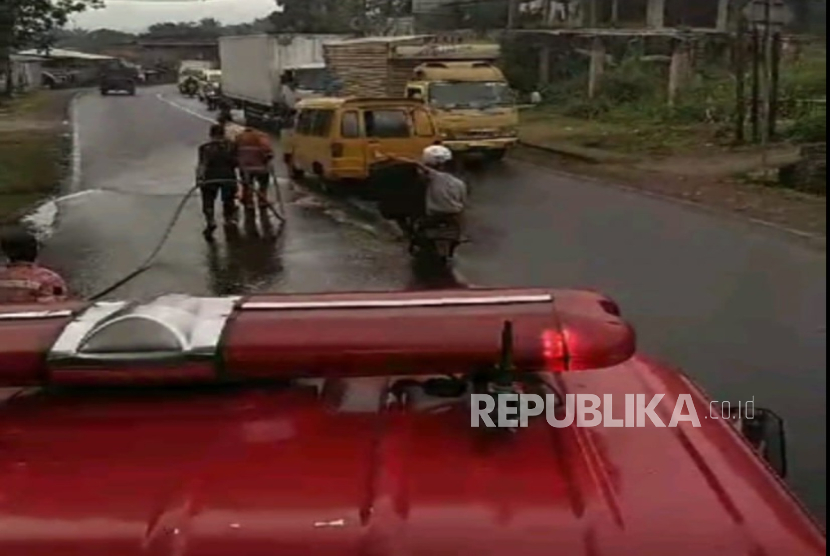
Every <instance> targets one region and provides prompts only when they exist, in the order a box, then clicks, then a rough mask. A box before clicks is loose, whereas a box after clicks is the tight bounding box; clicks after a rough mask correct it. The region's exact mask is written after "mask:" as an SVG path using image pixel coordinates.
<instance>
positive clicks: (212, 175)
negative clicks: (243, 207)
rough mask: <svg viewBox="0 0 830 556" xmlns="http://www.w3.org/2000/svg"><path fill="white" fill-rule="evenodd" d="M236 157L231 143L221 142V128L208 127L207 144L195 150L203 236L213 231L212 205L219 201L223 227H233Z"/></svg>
mask: <svg viewBox="0 0 830 556" xmlns="http://www.w3.org/2000/svg"><path fill="white" fill-rule="evenodd" d="M238 167H239V164H238V155H237V148H236V145H235V144H234V143H232V142H231V141H228V140H227V139H226V138H225V128H224V126H222V125H219V124H215V125H212V126H211V127H210V140H209V141H208V142H207V143H205V144H203V145H201V146H200V147H199V163H198V167H197V169H196V182H197V183H198V185H199V189H200V190H201V193H202V213H203V214H204V215H205V236H206V237H210V236H212V234H213V232H214V231H215V230H216V201H217V198H218V199H221V201H222V215H223V217H224V221H225V224H226V225H236V223H237V209H236V193H237V187H238V186H237V184H238V182H239V177H238V175H237V169H238Z"/></svg>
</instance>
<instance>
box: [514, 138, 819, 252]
mask: <svg viewBox="0 0 830 556" xmlns="http://www.w3.org/2000/svg"><path fill="white" fill-rule="evenodd" d="M514 158H516V159H518V160H522V161H525V162H531V163H533V164H538V165H540V166H547V167H550V168H555V169H557V170H561V171H565V172H568V173H572V174H578V175H585V176H590V177H593V178H597V179H600V180H603V181H607V182H609V183H617V184H621V185H624V186H627V187H631V188H635V189H639V190H643V191H645V192H648V193H653V194H658V195H663V196H667V197H673V198H676V199H681V200H684V201H688V202H692V203H696V204H700V205H703V206H706V207H710V208H715V209H721V210H727V211H730V212H732V213H736V214H739V215H742V216H744V217H747V218H751V219H756V220H760V221H763V222H766V223H769V224H772V225H775V226H778V227H782V228H787V229H788V230H791V231H793V232H795V233H797V234H799V235H802V236H803V237H805V238H808V239H813V240H816V241H817V242H818V243H823V242H824V241H825V240H824V238H826V235H827V199H826V198H825V197H818V196H813V195H807V194H804V193H799V192H797V191H792V190H788V189H784V188H775V187H769V186H765V185H757V184H752V183H746V182H743V181H740V180H738V179H735V178H727V177H723V176H717V175H712V174H711V173H709V172H700V173H697V174H694V173H691V172H690V173H686V174H684V173H670V172H664V171H657V170H653V169H647V168H644V167H638V166H635V165H631V164H614V163H589V162H584V161H580V160H577V159H575V158H573V157H570V156H561V155H556V154H554V153H551V152H549V151H546V150H543V149H537V148H529V147H520V148H519V149H517V150H516V151H515V153H514ZM713 164H714V162H713V160H712V159H698V160H697V165H698V166H699V167H702V168H707V167H708V168H711V166H712V165H713ZM677 172H680V170H679V169H678V170H677Z"/></svg>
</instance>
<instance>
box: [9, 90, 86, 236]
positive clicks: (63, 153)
mask: <svg viewBox="0 0 830 556" xmlns="http://www.w3.org/2000/svg"><path fill="white" fill-rule="evenodd" d="M73 96H74V92H72V91H38V92H35V93H31V94H29V95H26V96H23V97H20V98H17V99H14V100H12V101H9V102H7V103H5V104H2V105H0V222H9V221H14V220H15V219H17V218H18V217H20V216H21V215H22V214H23V213H25V211H26V210H27V209H29V208H31V207H32V206H33V205H34V204H36V203H37V202H38V201H40V200H41V199H43V198H44V197H47V196H49V195H50V194H53V193H55V192H56V191H57V189H58V188H59V186H60V183H61V179H62V177H63V175H64V173H65V171H66V164H67V159H68V157H67V155H68V151H69V149H70V148H71V139H70V136H69V127H68V125H67V122H68V119H69V118H68V112H69V105H70V103H71V101H72V97H73Z"/></svg>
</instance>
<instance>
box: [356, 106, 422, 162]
mask: <svg viewBox="0 0 830 556" xmlns="http://www.w3.org/2000/svg"><path fill="white" fill-rule="evenodd" d="M409 110H410V108H409V107H406V106H400V107H397V106H396V107H378V108H374V107H373V108H365V109H363V110H362V115H363V129H364V130H365V133H366V141H367V152H366V157H367V159H368V160H369V161H370V162H371V161H374V160H375V159H377V158H378V156H377V153H383V154H395V155H398V156H409V157H411V156H413V140H412V139H413V135H414V133H413V129H412V127H413V126H412V125H411V124H410V117H409ZM418 155H420V152H419V153H418Z"/></svg>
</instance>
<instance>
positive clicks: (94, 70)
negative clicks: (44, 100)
mask: <svg viewBox="0 0 830 556" xmlns="http://www.w3.org/2000/svg"><path fill="white" fill-rule="evenodd" d="M18 54H19V55H21V56H37V57H40V58H42V59H43V61H42V62H41V64H42V72H43V76H44V82H45V84H46V85H47V86H49V87H82V86H88V85H90V84H93V83H95V82H96V81H97V80H98V75H99V73H100V71H101V69H102V68H103V67H104V66H105V65H107V64H109V63H112V62H113V61H115V60H116V58H113V57H112V56H102V55H100V54H90V53H87V52H80V51H77V50H66V49H63V48H50V49H47V50H37V49H33V50H25V51H23V52H19V53H18Z"/></svg>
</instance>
